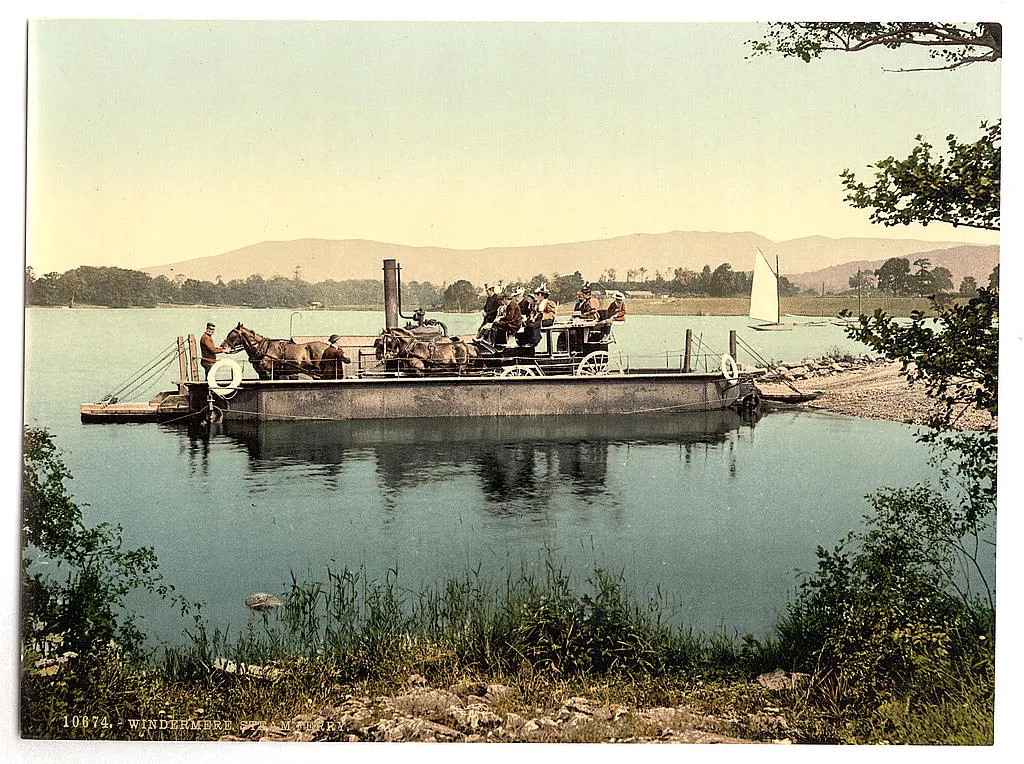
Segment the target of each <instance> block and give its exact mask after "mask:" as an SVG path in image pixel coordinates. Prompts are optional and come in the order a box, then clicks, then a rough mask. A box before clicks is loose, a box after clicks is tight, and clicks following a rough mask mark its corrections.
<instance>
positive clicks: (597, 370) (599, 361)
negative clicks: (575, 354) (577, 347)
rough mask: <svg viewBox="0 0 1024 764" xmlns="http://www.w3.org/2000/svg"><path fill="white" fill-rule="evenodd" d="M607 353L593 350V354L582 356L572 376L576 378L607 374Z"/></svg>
mask: <svg viewBox="0 0 1024 764" xmlns="http://www.w3.org/2000/svg"><path fill="white" fill-rule="evenodd" d="M608 360H609V358H608V351H607V350H595V351H594V352H593V353H589V354H588V355H585V356H583V360H581V361H580V362H579V364H578V365H577V366H576V369H575V370H574V371H573V375H575V376H577V377H592V376H595V375H598V374H607V373H608Z"/></svg>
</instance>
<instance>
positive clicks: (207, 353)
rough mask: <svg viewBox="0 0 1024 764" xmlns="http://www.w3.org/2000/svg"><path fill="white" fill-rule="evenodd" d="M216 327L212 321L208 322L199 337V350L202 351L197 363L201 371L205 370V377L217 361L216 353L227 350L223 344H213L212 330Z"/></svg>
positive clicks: (208, 375)
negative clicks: (218, 345) (201, 368)
mask: <svg viewBox="0 0 1024 764" xmlns="http://www.w3.org/2000/svg"><path fill="white" fill-rule="evenodd" d="M216 328H217V327H215V326H214V325H213V324H212V323H208V324H207V325H206V331H205V332H204V333H203V336H202V337H200V338H199V350H200V352H201V353H202V358H201V359H200V360H199V363H200V364H201V365H202V367H203V371H205V372H206V377H207V379H209V377H210V369H211V368H213V365H214V364H215V363H217V353H224V352H227V348H225V347H223V346H221V347H217V346H216V345H214V344H213V330H214V329H216Z"/></svg>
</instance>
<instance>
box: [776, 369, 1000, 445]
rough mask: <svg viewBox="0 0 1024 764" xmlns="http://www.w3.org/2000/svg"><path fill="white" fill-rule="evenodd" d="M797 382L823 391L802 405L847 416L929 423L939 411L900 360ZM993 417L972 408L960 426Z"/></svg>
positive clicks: (781, 389) (803, 388)
mask: <svg viewBox="0 0 1024 764" xmlns="http://www.w3.org/2000/svg"><path fill="white" fill-rule="evenodd" d="M793 385H794V387H796V388H797V389H798V390H800V392H802V393H810V392H816V391H820V392H821V395H820V396H819V397H818V398H816V399H815V400H813V401H810V402H808V403H805V404H800V405H803V406H806V407H808V408H817V409H823V410H825V411H832V412H835V413H837V414H846V415H847V416H855V417H862V418H865V419H881V420H886V421H890V422H904V423H906V424H925V423H926V422H927V420H928V417H929V416H930V415H931V414H933V413H934V412H935V411H936V405H935V401H934V400H932V399H931V398H929V397H928V396H927V395H925V392H924V387H923V386H922V385H920V384H917V385H909V384H908V383H907V380H906V378H905V377H903V376H901V375H900V364H899V363H896V362H875V363H872V364H868V365H864V366H860V367H856V366H854V367H852V368H849V369H848V370H843V371H835V372H832V373H829V374H827V375H822V376H813V377H809V378H803V379H796V380H794V381H793ZM757 386H758V387H759V388H760V389H761V391H762V392H764V393H766V394H771V393H783V394H785V393H791V392H792V390H791V389H790V388H789V387H787V386H786V385H784V384H779V383H768V382H758V385H757ZM990 421H991V417H989V415H988V414H987V413H986V412H984V411H977V410H971V411H967V412H965V413H964V414H963V415H962V416H961V417H960V418H959V420H958V421H957V427H958V428H959V429H962V430H980V429H982V428H983V427H985V426H986V425H987V424H988V423H989V422H990Z"/></svg>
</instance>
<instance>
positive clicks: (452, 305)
mask: <svg viewBox="0 0 1024 764" xmlns="http://www.w3.org/2000/svg"><path fill="white" fill-rule="evenodd" d="M480 294H481V290H479V289H477V288H476V287H475V286H473V285H472V284H471V283H470V282H468V281H466V280H465V279H459V280H458V281H456V282H454V283H452V284H449V285H448V288H447V289H445V290H444V295H443V296H442V297H441V308H442V309H443V310H446V311H448V312H450V313H470V312H473V311H475V310H478V309H479V308H480V306H481V305H482V304H483V298H482V297H481V296H480Z"/></svg>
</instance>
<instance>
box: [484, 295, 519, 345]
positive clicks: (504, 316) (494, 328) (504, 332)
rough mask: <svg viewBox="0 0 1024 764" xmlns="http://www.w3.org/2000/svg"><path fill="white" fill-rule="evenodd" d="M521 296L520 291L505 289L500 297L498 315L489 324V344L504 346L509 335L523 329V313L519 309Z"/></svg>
mask: <svg viewBox="0 0 1024 764" xmlns="http://www.w3.org/2000/svg"><path fill="white" fill-rule="evenodd" d="M522 296H523V290H522V289H513V288H512V287H506V288H505V292H504V294H503V295H502V299H501V301H502V305H501V308H500V309H499V310H498V315H497V317H496V318H495V319H494V323H493V324H491V342H492V343H493V344H495V345H504V344H505V343H506V342H507V340H508V337H509V335H515V334H516V332H518V331H519V330H520V329H522V328H523V312H522V310H520V308H519V299H520V298H521V297H522Z"/></svg>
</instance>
